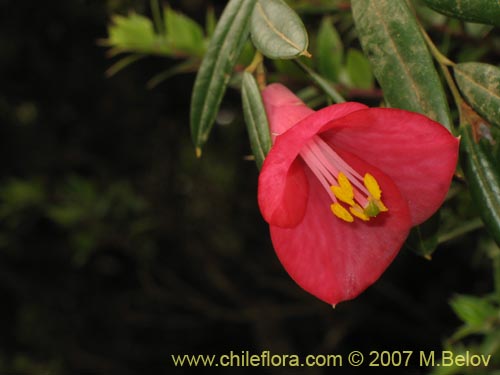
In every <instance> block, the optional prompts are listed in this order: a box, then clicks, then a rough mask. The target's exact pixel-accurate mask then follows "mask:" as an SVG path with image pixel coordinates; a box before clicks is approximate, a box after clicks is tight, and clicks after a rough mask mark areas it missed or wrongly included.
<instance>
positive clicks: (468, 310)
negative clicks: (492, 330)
mask: <svg viewBox="0 0 500 375" xmlns="http://www.w3.org/2000/svg"><path fill="white" fill-rule="evenodd" d="M450 305H451V307H452V308H453V311H455V313H456V314H457V315H458V317H459V318H460V319H461V320H462V321H463V322H464V323H465V324H467V325H469V326H472V327H478V326H484V325H485V323H486V322H487V320H488V319H490V318H491V317H493V316H495V315H496V312H497V310H496V308H495V307H494V306H493V305H492V304H491V303H490V302H489V301H488V300H486V299H484V298H479V297H473V296H465V295H459V296H455V297H454V298H453V299H452V300H451V301H450Z"/></svg>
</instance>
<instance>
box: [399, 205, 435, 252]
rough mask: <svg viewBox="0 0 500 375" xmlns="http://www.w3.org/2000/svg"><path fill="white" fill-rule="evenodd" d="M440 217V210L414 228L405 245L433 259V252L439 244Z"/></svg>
mask: <svg viewBox="0 0 500 375" xmlns="http://www.w3.org/2000/svg"><path fill="white" fill-rule="evenodd" d="M439 218H440V213H439V211H438V212H436V213H435V214H434V215H432V216H431V217H430V218H429V220H427V221H425V222H424V223H422V224H420V225H417V226H416V227H414V228H412V230H411V231H410V235H409V236H408V239H407V240H406V242H405V247H407V248H408V249H410V250H412V251H413V252H415V253H416V254H418V255H420V256H422V257H424V258H427V259H431V256H432V253H434V251H435V250H436V248H437V246H438V231H439Z"/></svg>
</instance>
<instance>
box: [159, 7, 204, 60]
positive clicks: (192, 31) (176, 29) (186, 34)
mask: <svg viewBox="0 0 500 375" xmlns="http://www.w3.org/2000/svg"><path fill="white" fill-rule="evenodd" d="M163 19H164V21H165V30H166V36H167V40H168V43H169V45H170V48H172V50H174V51H179V52H184V53H187V54H189V55H194V56H199V57H202V56H203V54H204V53H205V47H204V37H203V29H202V28H201V26H200V25H198V24H197V23H196V22H195V21H193V20H192V19H191V18H189V17H186V16H185V15H183V14H181V13H179V12H176V11H174V10H172V9H171V8H170V7H168V6H166V7H165V8H164V10H163Z"/></svg>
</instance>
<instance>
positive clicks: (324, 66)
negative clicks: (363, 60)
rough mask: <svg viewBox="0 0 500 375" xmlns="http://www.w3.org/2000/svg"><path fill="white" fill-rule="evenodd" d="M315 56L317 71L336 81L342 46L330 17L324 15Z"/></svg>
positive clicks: (341, 58) (342, 52) (340, 67)
mask: <svg viewBox="0 0 500 375" xmlns="http://www.w3.org/2000/svg"><path fill="white" fill-rule="evenodd" d="M316 56H317V58H318V72H319V73H320V74H321V75H322V76H323V77H325V78H326V79H328V80H330V81H332V82H335V83H337V82H338V81H339V75H340V70H341V69H342V60H343V58H344V47H343V45H342V40H341V39H340V36H339V34H338V32H337V30H336V29H335V27H334V26H333V22H332V19H331V18H330V17H324V18H323V20H322V21H321V25H320V27H319V31H318V39H317V48H316Z"/></svg>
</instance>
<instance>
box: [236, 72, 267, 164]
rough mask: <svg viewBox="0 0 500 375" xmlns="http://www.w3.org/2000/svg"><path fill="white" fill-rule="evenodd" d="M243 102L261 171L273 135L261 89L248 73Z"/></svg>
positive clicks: (252, 144) (245, 78)
mask: <svg viewBox="0 0 500 375" xmlns="http://www.w3.org/2000/svg"><path fill="white" fill-rule="evenodd" d="M241 100H242V102H243V114H244V116H245V123H246V125H247V130H248V136H249V138H250V146H251V147H252V152H253V155H254V156H255V162H256V163H257V167H258V168H259V169H260V168H261V167H262V163H264V159H265V157H266V155H267V153H268V152H269V150H270V148H271V134H270V133H269V124H268V121H267V116H266V110H265V108H264V103H263V102H262V96H261V95H260V91H259V87H258V86H257V82H256V81H255V78H254V77H253V75H251V74H250V73H248V72H245V73H243V81H242V86H241Z"/></svg>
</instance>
